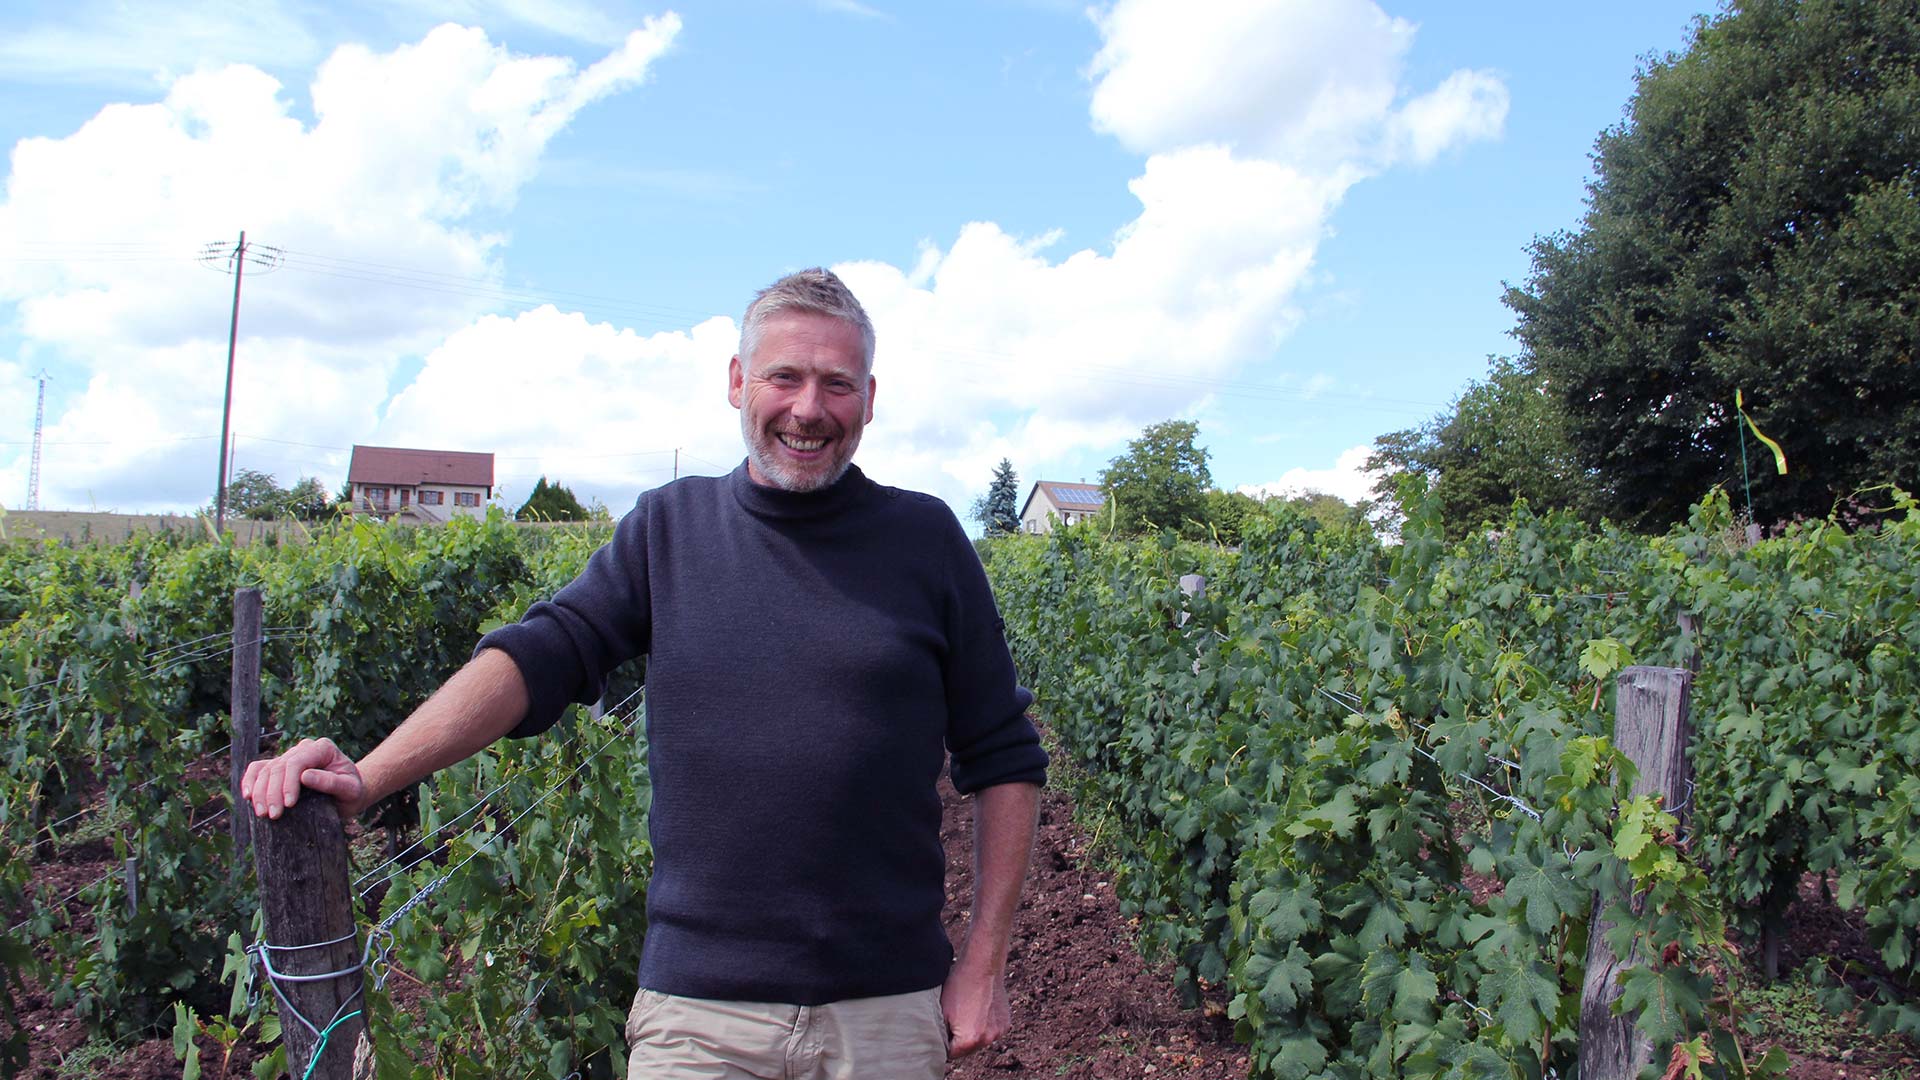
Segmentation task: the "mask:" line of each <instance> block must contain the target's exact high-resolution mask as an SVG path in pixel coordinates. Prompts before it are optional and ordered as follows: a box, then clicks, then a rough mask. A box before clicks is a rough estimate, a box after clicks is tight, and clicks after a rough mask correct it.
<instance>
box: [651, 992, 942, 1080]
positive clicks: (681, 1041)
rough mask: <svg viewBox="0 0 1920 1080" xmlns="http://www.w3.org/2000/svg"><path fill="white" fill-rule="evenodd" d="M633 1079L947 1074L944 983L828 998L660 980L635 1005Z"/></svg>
mask: <svg viewBox="0 0 1920 1080" xmlns="http://www.w3.org/2000/svg"><path fill="white" fill-rule="evenodd" d="M627 1046H628V1048H629V1049H628V1056H627V1080H654V1078H656V1077H672V1078H675V1080H678V1078H680V1077H688V1078H695V1080H940V1076H941V1075H942V1073H944V1072H945V1071H946V1061H947V1022H946V1018H945V1017H944V1016H943V1015H942V1014H941V1012H940V988H939V987H937V986H936V987H934V988H932V989H930V990H919V991H915V992H914V993H911V994H893V995H889V996H887V997H872V998H856V999H854V1000H851V1001H836V1002H833V1003H831V1004H827V1005H779V1004H771V1003H767V1002H759V1001H707V1000H704V999H701V998H685V997H672V996H670V995H667V994H662V993H658V992H656V991H653V990H645V989H643V990H641V991H640V992H639V993H638V994H636V995H634V999H633V1010H632V1011H631V1012H630V1013H628V1014H627Z"/></svg>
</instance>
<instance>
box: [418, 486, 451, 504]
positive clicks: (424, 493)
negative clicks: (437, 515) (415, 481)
mask: <svg viewBox="0 0 1920 1080" xmlns="http://www.w3.org/2000/svg"><path fill="white" fill-rule="evenodd" d="M446 499H447V493H446V492H444V491H434V490H433V489H432V488H421V489H420V505H421V506H439V505H440V504H441V503H443V502H445V501H446Z"/></svg>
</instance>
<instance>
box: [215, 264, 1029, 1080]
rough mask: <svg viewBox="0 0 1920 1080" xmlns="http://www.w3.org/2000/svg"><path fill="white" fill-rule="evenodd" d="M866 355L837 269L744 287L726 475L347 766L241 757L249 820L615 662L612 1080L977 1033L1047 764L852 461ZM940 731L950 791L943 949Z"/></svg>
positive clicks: (414, 771) (547, 721) (922, 1058)
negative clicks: (960, 867)
mask: <svg viewBox="0 0 1920 1080" xmlns="http://www.w3.org/2000/svg"><path fill="white" fill-rule="evenodd" d="M872 365H873V327H872V324H871V322H869V321H868V319H867V315H866V312H865V311H864V310H862V309H861V307H860V304H859V301H857V300H856V299H854V297H853V294H852V293H851V292H849V291H848V290H847V288H846V286H845V285H844V284H843V283H842V282H841V281H840V279H839V278H837V277H835V276H834V275H833V274H831V273H829V272H827V271H825V270H817V269H816V270H806V271H802V272H800V273H797V274H793V275H790V276H788V277H786V278H782V279H781V280H780V281H778V282H776V283H774V284H773V285H772V286H770V287H769V288H767V289H766V290H764V291H762V292H761V293H760V294H759V295H758V296H756V297H755V298H754V301H753V303H752V304H751V305H749V306H748V308H747V313H746V317H745V318H744V319H743V321H742V326H741V335H740V352H739V354H738V355H736V356H735V357H734V358H733V360H732V362H731V363H730V364H729V366H728V387H727V398H728V400H729V401H730V402H732V403H733V405H734V407H735V408H737V409H739V410H740V430H741V434H742V436H743V438H744V439H745V441H746V444H747V461H746V463H745V464H744V465H743V466H741V467H740V468H738V469H736V470H734V472H733V473H732V474H731V475H730V476H726V477H718V478H716V477H690V478H688V479H684V480H680V481H676V482H675V483H673V484H670V485H668V486H666V487H664V488H658V489H655V490H654V491H650V492H647V493H646V494H645V495H642V496H641V497H640V500H639V503H638V504H637V505H636V506H635V508H634V509H633V511H632V512H631V513H629V514H628V515H627V516H626V517H625V518H624V519H622V521H621V522H620V526H619V528H618V531H617V532H616V534H615V537H614V539H613V540H612V542H610V543H609V544H607V545H606V546H605V547H603V548H601V549H600V550H599V551H597V552H595V553H594V555H593V557H592V558H591V559H590V560H589V562H588V566H587V569H586V571H585V572H584V573H582V574H581V575H580V577H578V578H577V579H575V580H574V581H573V582H572V583H571V584H569V585H568V586H567V587H566V588H564V589H562V590H561V591H560V592H559V593H558V594H557V595H555V596H554V598H553V600H552V601H550V602H546V603H541V604H536V605H534V606H533V607H532V608H531V609H529V610H528V612H527V614H526V616H525V618H523V619H522V621H521V622H519V623H518V624H515V625H513V626H508V627H503V628H501V629H499V630H496V631H494V632H493V633H491V634H489V635H487V636H486V637H485V638H483V639H481V642H480V645H479V647H478V648H477V649H476V651H475V655H474V658H473V660H472V661H470V662H469V663H468V664H467V666H466V667H464V668H463V669H461V671H460V672H458V673H457V674H455V675H454V677H453V678H452V679H450V680H449V681H448V682H447V684H446V685H445V686H444V687H442V688H441V689H440V691H439V692H438V693H436V694H435V695H434V696H433V698H432V699H431V700H429V701H428V702H427V703H426V704H425V705H422V706H421V707H420V709H419V710H418V711H416V712H415V713H414V714H413V716H411V717H409V718H408V720H407V721H406V723H404V724H402V725H401V726H400V727H399V728H398V729H396V730H395V731H394V733H393V734H392V736H390V737H389V738H388V739H387V740H386V741H385V742H383V743H382V744H381V745H380V746H379V747H377V748H375V749H374V750H373V751H372V752H371V753H369V754H368V755H367V756H366V758H365V759H364V760H363V761H361V762H359V763H357V764H356V763H354V762H353V761H351V760H349V759H347V758H346V757H345V755H343V754H341V753H340V752H339V751H338V750H337V749H336V748H335V747H334V746H333V744H332V743H331V742H329V741H327V740H308V741H303V742H301V743H300V744H299V745H298V746H296V747H294V748H293V749H292V750H290V751H288V752H287V753H286V754H284V755H283V756H281V757H280V758H278V759H275V760H273V761H262V762H255V763H254V764H253V765H251V766H249V767H248V769H247V773H246V778H245V780H244V782H243V785H242V790H243V792H244V793H245V795H246V797H247V798H248V799H249V800H250V801H251V802H252V803H253V807H254V812H255V813H257V814H263V815H265V816H268V817H275V816H278V815H279V814H280V813H281V812H282V808H283V807H285V806H291V805H293V803H294V802H295V801H296V799H297V798H298V794H299V791H300V789H301V786H302V785H305V786H306V787H310V788H312V789H314V790H317V791H322V792H326V793H327V794H330V795H333V796H334V797H335V798H336V799H338V800H340V807H341V812H342V813H344V814H357V813H359V812H360V811H361V810H363V809H364V808H366V807H367V806H368V805H370V804H371V803H373V802H374V801H376V800H378V799H380V798H383V797H385V796H386V795H389V794H391V793H392V792H394V791H396V790H399V789H400V788H402V787H404V786H405V785H407V784H410V783H414V782H416V781H418V780H419V779H421V778H424V777H425V776H426V775H428V774H429V773H431V772H433V771H434V770H437V769H440V768H444V767H445V766H447V765H450V764H452V763H454V762H456V761H459V760H462V759H464V758H465V757H467V756H468V755H470V754H473V753H475V752H476V751H478V750H480V749H481V748H483V747H485V746H487V745H489V744H491V743H492V742H493V741H494V740H495V739H497V738H500V737H501V736H503V735H516V736H526V735H533V734H537V733H539V732H540V731H543V730H545V729H546V728H547V727H549V726H550V725H552V724H553V723H554V721H555V720H556V719H557V718H558V716H559V715H560V713H561V711H562V710H563V709H564V708H565V705H566V703H567V701H569V700H573V701H580V702H586V701H591V700H593V699H594V698H596V697H597V696H598V695H599V693H600V690H601V688H602V686H603V685H604V683H605V680H606V677H607V674H608V673H609V672H610V671H612V670H613V669H614V668H615V667H616V666H618V665H619V664H620V663H622V662H624V661H626V660H627V659H630V658H632V657H634V656H638V655H640V654H642V653H645V654H647V656H648V662H647V735H648V741H649V742H648V745H649V751H650V756H649V763H648V767H649V769H650V770H651V773H652V778H653V793H654V801H653V808H652V812H651V818H650V821H649V829H650V834H651V837H652V840H653V849H654V870H653V877H652V880H651V882H650V884H649V890H648V897H647V907H648V931H647V941H646V945H645V948H644V950H643V955H642V960H641V970H640V986H641V989H640V992H639V994H638V995H637V996H636V998H635V1000H634V1005H633V1010H632V1013H631V1014H630V1016H629V1018H628V1022H627V1038H628V1042H629V1044H630V1047H631V1056H630V1059H629V1068H628V1075H629V1076H631V1077H636V1078H637V1077H652V1076H683V1075H684V1076H703V1077H706V1076H711V1077H802V1076H804V1077H822V1078H829V1077H831V1078H842V1077H846V1078H851V1077H860V1078H863V1080H870V1078H877V1080H894V1078H902V1077H905V1078H911V1077H938V1076H940V1075H941V1072H942V1066H943V1062H944V1060H945V1058H946V1057H948V1056H949V1055H952V1056H959V1055H962V1054H966V1053H970V1052H972V1051H974V1050H977V1049H979V1048H980V1047H982V1046H985V1045H986V1044H988V1043H989V1042H991V1041H993V1040H994V1039H996V1038H998V1037H1000V1036H1001V1035H1002V1034H1004V1033H1005V1031H1006V1029H1007V1026H1008V1023H1009V1017H1008V1011H1007V1001H1006V987H1005V967H1006V958H1007V949H1008V944H1009V938H1010V935H1011V931H1012V922H1013V912H1014V909H1015V907H1016V906H1017V904H1018V901H1019V894H1020V888H1021V884H1022V881H1023V880H1024V878H1025V876H1026V866H1027V858H1028V853H1029V851H1030V849H1031V846H1032V841H1033V829H1034V818H1035V813H1036V806H1037V801H1038V793H1039V785H1040V784H1041V783H1042V782H1043V780H1044V776H1045V768H1046V755H1045V753H1044V752H1043V751H1042V750H1041V749H1040V746H1039V741H1038V739H1037V738H1036V736H1035V734H1034V730H1033V726H1032V724H1031V723H1030V722H1029V721H1028V720H1027V718H1026V715H1025V714H1026V709H1027V707H1028V706H1029V705H1030V704H1031V703H1032V695H1031V694H1029V693H1027V692H1026V691H1025V690H1023V689H1021V688H1020V687H1018V686H1017V685H1015V682H1014V674H1013V665H1012V661H1011V659H1010V658H1009V656H1008V654H1007V648H1006V642H1005V639H1004V637H1003V634H1002V628H1001V624H1000V620H999V617H998V614H997V612H996V610H995V608H994V603H993V597H992V594H991V592H990V591H989V589H988V587H987V582H986V575H985V573H984V572H983V571H982V569H981V567H980V563H979V560H978V559H977V558H976V557H975V555H974V553H973V549H972V546H971V544H969V543H968V541H967V539H966V536H965V534H964V533H962V531H961V529H960V526H959V523H958V522H957V521H955V519H954V517H953V514H952V512H951V511H949V510H947V509H946V507H945V505H944V504H942V503H940V502H939V501H937V500H935V499H933V498H932V497H930V496H926V495H920V494H916V493H913V492H906V491H900V490H897V489H893V488H885V487H881V486H879V485H876V484H874V483H873V482H872V481H870V480H868V479H867V478H866V477H865V475H863V474H862V473H861V471H860V470H859V469H858V468H855V467H854V466H853V464H852V460H853V455H854V451H855V450H856V449H857V448H858V447H859V444H860V435H861V432H862V431H863V430H864V428H865V426H866V424H867V423H868V422H869V421H870V420H872V418H873V398H874V388H875V381H874V378H873V373H872V371H873V368H872ZM943 746H944V751H950V752H951V755H952V776H953V780H954V783H955V786H956V787H958V788H959V789H960V790H961V791H962V792H963V793H969V794H973V795H974V796H975V810H974V836H975V863H976V873H975V878H976V895H975V897H974V903H973V907H972V911H971V916H970V921H969V924H968V929H967V934H966V938H965V940H964V943H963V944H962V946H961V948H960V951H959V955H958V956H957V957H956V956H955V955H954V954H953V952H952V950H951V949H950V947H949V945H948V943H947V939H946V935H945V932H944V930H943V929H942V927H941V923H940V910H941V907H942V905H943V903H944V901H945V891H944V881H943V879H944V871H945V859H944V855H943V853H942V851H941V849H940V841H939V824H940V804H939V798H938V796H937V794H936V792H935V788H934V784H935V781H936V780H937V778H938V773H939V769H940V765H941V762H942V760H943V758H944V756H945V754H944V751H943Z"/></svg>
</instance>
